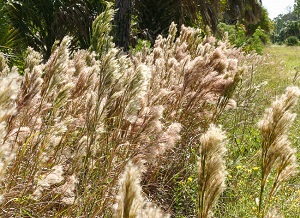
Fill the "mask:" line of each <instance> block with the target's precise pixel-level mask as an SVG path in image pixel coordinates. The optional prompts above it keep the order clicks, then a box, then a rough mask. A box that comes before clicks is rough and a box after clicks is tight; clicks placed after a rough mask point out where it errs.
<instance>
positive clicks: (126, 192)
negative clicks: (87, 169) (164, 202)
mask: <svg viewBox="0 0 300 218" xmlns="http://www.w3.org/2000/svg"><path fill="white" fill-rule="evenodd" d="M141 167H142V166H141V165H140V164H139V165H134V164H133V163H132V162H131V161H129V162H128V163H127V165H126V166H125V169H124V172H123V173H122V175H121V177H120V179H119V191H118V195H117V196H116V200H117V202H116V204H115V205H114V208H115V213H114V217H115V218H143V217H146V218H150V217H151V218H152V217H153V218H162V217H169V215H167V214H164V213H163V212H162V211H161V210H160V209H159V208H156V207H155V206H154V205H153V204H152V203H150V202H147V201H146V200H145V198H144V197H143V196H142V187H141V184H140V180H141V174H142V169H141Z"/></svg>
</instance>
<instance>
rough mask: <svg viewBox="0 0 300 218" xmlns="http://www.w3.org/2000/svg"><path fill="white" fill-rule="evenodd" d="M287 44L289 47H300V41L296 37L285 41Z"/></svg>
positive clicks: (290, 37)
mask: <svg viewBox="0 0 300 218" xmlns="http://www.w3.org/2000/svg"><path fill="white" fill-rule="evenodd" d="M285 44H286V45H287V46H296V45H299V40H298V38H297V37H296V36H289V37H288V38H287V39H286V40H285Z"/></svg>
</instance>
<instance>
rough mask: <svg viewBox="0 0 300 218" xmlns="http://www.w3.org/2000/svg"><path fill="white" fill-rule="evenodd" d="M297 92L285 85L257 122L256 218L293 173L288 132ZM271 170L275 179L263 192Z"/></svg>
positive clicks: (291, 150)
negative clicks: (259, 142) (258, 173)
mask: <svg viewBox="0 0 300 218" xmlns="http://www.w3.org/2000/svg"><path fill="white" fill-rule="evenodd" d="M299 95H300V90H299V88H298V87H288V88H287V89H286V91H285V93H284V94H283V95H282V96H281V97H280V98H278V99H276V100H275V101H274V102H273V103H272V106H271V107H270V108H267V109H266V111H265V114H264V117H263V118H262V120H260V122H259V123H258V125H259V127H260V130H261V133H262V151H261V187H260V193H259V202H258V203H259V204H258V212H257V217H264V216H265V214H266V213H267V212H268V209H269V204H270V201H271V198H272V197H273V196H274V195H275V194H276V192H277V191H278V189H279V188H280V186H281V185H282V184H283V182H284V181H286V180H288V179H289V178H290V177H291V176H292V175H294V174H295V172H296V156H295V153H296V150H295V149H293V148H292V147H291V145H290V142H289V141H288V137H287V135H288V130H289V128H290V126H291V125H292V122H293V120H294V119H295V117H296V114H293V113H291V112H290V110H291V109H292V107H293V106H295V104H296V103H297V100H298V97H299ZM272 171H275V172H274V173H275V175H274V182H273V184H272V187H271V189H270V191H269V193H265V192H266V190H265V189H266V185H267V179H268V177H269V176H270V175H271V172H272Z"/></svg>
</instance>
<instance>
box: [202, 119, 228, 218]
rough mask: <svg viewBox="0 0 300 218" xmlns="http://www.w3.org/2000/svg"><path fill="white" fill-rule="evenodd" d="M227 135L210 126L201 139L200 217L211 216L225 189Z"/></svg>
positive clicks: (219, 129)
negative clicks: (213, 207) (224, 158)
mask: <svg viewBox="0 0 300 218" xmlns="http://www.w3.org/2000/svg"><path fill="white" fill-rule="evenodd" d="M225 139H226V136H225V133H224V132H223V131H222V130H221V128H219V127H216V126H214V125H212V124H211V125H210V126H209V128H208V130H207V131H206V132H205V133H204V134H203V135H202V136H201V137H200V143H201V147H200V157H199V160H198V208H197V209H198V217H201V218H205V217H208V216H209V213H210V211H211V209H212V206H213V205H214V203H215V202H216V201H217V199H218V197H219V195H220V194H221V193H222V192H223V190H224V188H225V177H226V171H225V163H224V160H223V156H224V154H225V152H226V147H225V143H224V140H225Z"/></svg>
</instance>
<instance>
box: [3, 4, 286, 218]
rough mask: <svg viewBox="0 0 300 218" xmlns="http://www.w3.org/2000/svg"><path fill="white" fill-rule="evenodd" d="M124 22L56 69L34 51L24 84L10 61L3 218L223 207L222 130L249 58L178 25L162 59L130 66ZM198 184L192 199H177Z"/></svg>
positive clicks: (56, 57)
mask: <svg viewBox="0 0 300 218" xmlns="http://www.w3.org/2000/svg"><path fill="white" fill-rule="evenodd" d="M113 13H114V11H113V10H111V9H107V10H106V11H105V12H104V13H102V14H101V15H99V17H98V18H97V19H96V20H95V22H94V24H93V34H94V35H93V38H92V39H91V42H92V46H91V48H90V49H89V50H79V51H74V52H73V53H71V52H70V49H69V47H70V42H71V38H70V37H68V36H66V37H65V38H64V39H63V40H62V41H60V42H57V43H56V44H55V45H54V46H53V50H52V54H51V56H50V58H49V59H48V60H43V59H42V56H41V55H40V54H39V53H37V52H35V51H34V50H33V49H32V48H28V49H27V51H26V52H25V53H26V59H25V62H24V63H25V64H24V76H22V77H21V76H19V75H18V73H17V72H16V68H15V67H13V68H9V67H8V66H7V64H6V62H5V58H4V57H3V56H0V71H1V74H0V75H1V80H0V83H1V88H0V107H1V108H0V109H1V114H0V115H1V116H0V124H1V125H0V131H1V132H0V134H1V141H0V142H1V150H0V151H1V155H2V159H1V161H2V162H1V165H0V166H1V168H0V170H1V187H0V190H1V196H2V200H1V204H0V208H1V210H0V216H1V217H168V216H177V215H178V214H185V215H186V216H194V215H195V214H197V213H198V216H199V217H208V216H209V215H210V214H212V210H213V207H214V206H217V202H218V199H219V197H220V195H221V193H222V192H223V190H224V187H225V185H224V184H225V175H226V172H225V166H224V160H223V159H225V157H224V154H225V151H226V149H225V146H224V139H225V134H224V133H223V132H222V131H221V130H220V129H219V128H218V127H217V124H218V122H219V117H220V115H222V114H223V113H224V111H226V110H229V109H231V110H232V109H234V108H235V106H236V102H235V100H234V99H233V96H236V95H234V92H235V90H236V87H238V85H239V84H240V82H241V78H243V75H245V74H247V75H249V72H250V70H251V68H249V58H248V57H247V56H245V55H244V54H243V53H242V52H241V51H240V50H239V49H236V48H234V47H233V46H231V45H230V44H229V43H228V41H227V40H226V39H224V40H220V41H218V40H216V38H214V37H212V36H206V37H202V33H201V31H200V30H199V29H194V28H188V27H185V26H182V27H181V30H180V32H178V30H177V27H176V25H175V24H174V23H173V24H171V26H170V29H169V34H168V36H167V37H166V38H164V37H162V36H159V37H158V38H157V39H156V42H155V44H154V46H153V48H149V47H147V46H145V47H143V48H141V49H140V51H137V52H135V53H134V54H124V53H123V52H122V51H121V50H120V49H119V48H116V47H115V46H114V45H113V43H112V37H111V36H110V35H109V32H110V30H111V26H110V23H111V20H112V17H113ZM199 145H200V156H199V155H198V153H199V152H198V151H199ZM197 162H198V167H197V165H196V164H195V163H197ZM280 175H283V174H280ZM193 178H198V180H197V181H198V184H196V187H197V188H196V189H197V191H195V192H192V193H189V194H191V195H186V194H187V193H186V192H185V191H184V189H179V188H178V187H179V185H180V184H184V182H185V181H187V180H189V181H191V180H192V181H193ZM280 179H281V177H280V178H279V180H280ZM280 181H281V180H280ZM275 188H276V189H277V186H276V187H275ZM191 189H192V187H191ZM274 190H275V189H274ZM262 193H265V192H262ZM195 195H196V196H198V197H196V200H195V198H194V196H195ZM221 197H222V196H221ZM182 200H184V201H185V202H184V203H185V204H184V205H186V206H182V205H183V204H182ZM260 202H262V201H260ZM158 208H160V209H158ZM262 208H263V207H261V209H260V210H262ZM259 213H260V212H259ZM168 214H169V215H168Z"/></svg>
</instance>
